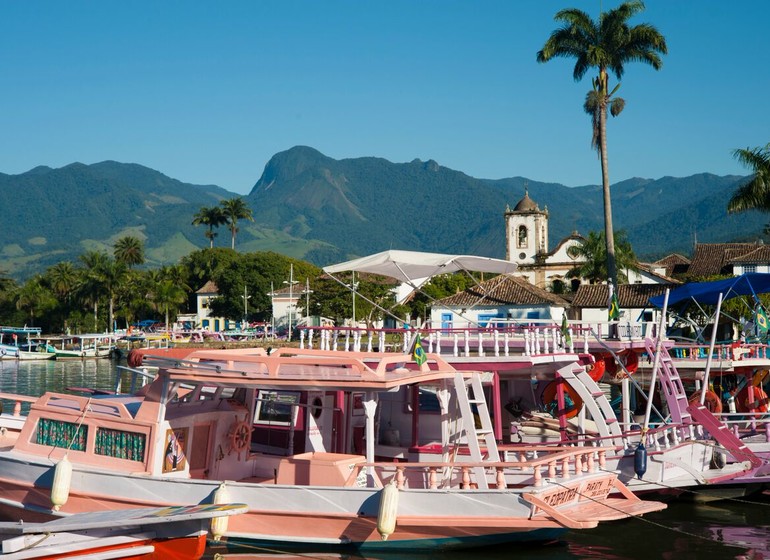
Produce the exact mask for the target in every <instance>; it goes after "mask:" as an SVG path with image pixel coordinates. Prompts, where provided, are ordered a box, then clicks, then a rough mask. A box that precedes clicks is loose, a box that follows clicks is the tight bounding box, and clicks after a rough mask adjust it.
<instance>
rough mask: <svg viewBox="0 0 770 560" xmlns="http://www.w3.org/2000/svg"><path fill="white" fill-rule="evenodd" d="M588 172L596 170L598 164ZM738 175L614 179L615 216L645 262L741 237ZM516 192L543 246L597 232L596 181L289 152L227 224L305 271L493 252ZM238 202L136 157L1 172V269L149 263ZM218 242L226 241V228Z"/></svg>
mask: <svg viewBox="0 0 770 560" xmlns="http://www.w3.org/2000/svg"><path fill="white" fill-rule="evenodd" d="M597 174H598V169H597ZM745 179H746V177H741V176H735V175H730V176H716V175H712V174H708V173H702V174H699V175H693V176H690V177H685V178H675V177H663V178H661V179H641V178H633V179H628V180H625V181H621V182H619V183H615V184H613V185H612V202H613V220H614V226H615V229H616V230H619V229H625V230H626V231H627V232H628V238H629V240H630V241H631V244H632V246H633V247H634V250H635V252H636V254H637V256H638V257H640V258H641V259H642V260H647V261H652V260H655V259H657V258H660V257H663V256H665V255H667V254H670V253H673V252H678V253H681V254H683V255H685V256H690V255H691V253H692V247H693V243H694V241H695V240H697V241H698V242H727V241H753V240H756V239H757V238H760V237H761V234H762V228H763V226H764V224H765V222H766V221H768V218H767V216H765V215H763V214H761V213H759V212H756V211H752V212H747V213H743V214H738V215H727V212H726V206H727V200H728V199H729V197H730V195H731V194H732V193H733V191H735V189H736V188H737V186H738V185H739V184H740V183H741V182H742V181H744V180H745ZM525 190H527V191H528V193H529V196H530V197H531V198H532V199H533V200H535V201H536V202H537V203H538V204H539V206H540V208H541V209H547V210H548V212H549V223H550V230H549V238H550V243H551V247H549V249H553V248H554V247H555V246H556V244H557V243H558V242H559V241H560V240H561V239H563V238H564V237H566V236H568V235H570V234H571V233H572V232H574V231H577V232H578V233H582V234H586V233H588V232H589V231H592V230H593V231H601V230H602V229H603V206H602V189H601V186H598V185H586V186H579V187H566V186H564V185H560V184H556V183H544V182H538V181H535V180H532V179H528V178H524V177H511V178H507V179H499V180H490V179H477V178H474V177H470V176H469V175H466V174H465V173H462V172H461V171H456V170H452V169H449V168H447V167H443V166H441V165H439V164H438V163H437V162H435V161H433V160H429V161H421V160H419V159H415V160H413V161H411V162H409V163H392V162H390V161H387V160H385V159H382V158H375V157H362V158H354V159H341V160H335V159H332V158H330V157H327V156H325V155H323V154H322V153H320V152H319V151H317V150H315V149H313V148H310V147H304V146H297V147H294V148H291V149H289V150H286V151H284V152H280V153H277V154H276V155H274V156H273V157H272V158H271V159H270V161H269V162H268V163H267V165H266V166H265V169H264V171H263V173H262V175H261V177H260V178H259V180H258V181H257V182H256V184H255V185H254V187H253V188H252V190H251V192H250V193H249V194H248V195H245V196H244V199H245V201H246V202H247V203H248V205H249V206H250V207H251V208H252V211H253V215H254V220H255V221H254V222H248V221H241V222H239V224H238V225H239V233H238V235H237V238H236V248H237V250H239V251H244V252H245V251H268V250H269V251H276V252H279V253H282V254H285V255H288V256H291V257H295V258H300V259H304V260H307V261H309V262H312V263H314V264H317V265H325V264H330V263H332V262H339V261H342V260H346V259H348V258H352V257H355V256H361V255H366V254H370V253H374V252H378V251H382V250H385V249H391V248H393V249H409V250H418V251H433V252H442V253H462V254H477V255H485V256H491V257H503V258H504V256H505V236H504V231H505V229H504V220H503V215H504V212H505V210H506V208H507V207H511V208H513V207H514V206H515V204H516V203H517V202H518V201H519V200H520V199H521V198H522V197H523V196H524V192H525ZM235 196H239V195H237V194H235V193H232V192H230V191H227V190H225V189H223V188H221V187H218V186H216V185H192V184H187V183H182V182H180V181H177V180H176V179H172V178H170V177H167V176H166V175H164V174H162V173H160V172H159V171H155V170H153V169H149V168H147V167H143V166H141V165H137V164H127V163H118V162H114V161H105V162H102V163H97V164H93V165H84V164H81V163H73V164H71V165H67V166H65V167H62V168H59V169H52V168H50V167H44V166H40V167H36V168H34V169H32V170H30V171H27V172H26V173H22V174H19V175H5V174H0V207H1V208H3V220H2V223H3V226H4V231H3V235H2V238H0V256H1V257H2V260H0V270H2V271H3V272H5V273H6V274H8V275H10V276H11V277H14V278H17V279H24V278H26V277H29V276H30V275H32V274H34V273H37V272H42V271H43V270H45V269H46V268H47V267H49V266H51V265H53V264H55V263H57V262H60V261H64V260H72V261H75V260H76V259H77V257H78V255H80V254H82V253H84V252H85V251H87V250H93V249H95V250H104V251H107V252H109V253H111V251H112V245H113V244H114V242H115V241H116V240H117V239H119V238H120V237H122V236H125V235H134V236H136V237H139V238H140V239H143V240H144V242H145V247H146V256H147V262H148V266H159V265H162V264H173V263H175V262H177V261H178V260H179V258H180V257H182V256H184V255H186V254H188V253H190V252H191V251H193V250H195V249H198V248H202V247H207V246H208V240H207V239H206V238H205V237H204V231H205V229H204V228H203V227H194V226H192V217H193V215H194V214H195V213H196V212H197V211H198V210H199V209H200V208H201V207H203V206H213V205H216V204H218V203H219V202H220V201H221V200H223V199H226V198H233V197H235ZM218 233H219V235H218V237H217V238H216V240H215V245H216V246H226V247H229V246H230V233H229V231H228V230H227V228H226V227H221V228H219V230H218Z"/></svg>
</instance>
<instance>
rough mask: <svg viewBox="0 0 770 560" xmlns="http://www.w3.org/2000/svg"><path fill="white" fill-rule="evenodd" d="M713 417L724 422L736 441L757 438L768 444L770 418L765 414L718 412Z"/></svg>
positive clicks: (769, 440)
mask: <svg viewBox="0 0 770 560" xmlns="http://www.w3.org/2000/svg"><path fill="white" fill-rule="evenodd" d="M714 416H716V417H717V418H718V419H719V420H720V421H722V422H724V423H725V424H726V425H727V427H728V428H729V429H730V431H731V432H733V434H735V437H737V438H738V439H745V438H749V437H756V436H758V437H760V438H762V437H764V440H765V442H766V443H770V416H768V413H767V412H753V413H752V412H720V413H717V414H714Z"/></svg>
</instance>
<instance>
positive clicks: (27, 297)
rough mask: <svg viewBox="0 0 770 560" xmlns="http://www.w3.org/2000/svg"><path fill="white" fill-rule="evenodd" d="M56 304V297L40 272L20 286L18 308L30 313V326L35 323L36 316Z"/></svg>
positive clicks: (17, 297)
mask: <svg viewBox="0 0 770 560" xmlns="http://www.w3.org/2000/svg"><path fill="white" fill-rule="evenodd" d="M55 306H56V298H54V296H53V294H52V293H51V292H50V291H49V290H48V289H47V288H46V287H45V286H44V285H43V278H42V276H40V275H39V274H38V275H36V276H34V277H33V278H31V279H29V280H27V282H25V283H24V285H23V286H22V287H21V288H19V291H18V293H17V296H16V309H18V310H20V311H26V312H28V313H29V324H30V326H32V325H34V324H35V317H36V316H37V315H41V314H43V313H44V312H45V311H47V310H50V309H52V308H53V307H55Z"/></svg>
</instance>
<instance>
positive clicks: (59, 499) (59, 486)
mask: <svg viewBox="0 0 770 560" xmlns="http://www.w3.org/2000/svg"><path fill="white" fill-rule="evenodd" d="M71 483H72V463H70V461H69V459H68V458H67V456H66V455H65V456H64V457H62V459H61V461H59V462H58V463H56V467H54V471H53V482H52V483H51V503H52V504H53V509H54V510H56V511H59V508H61V507H62V506H63V505H64V504H66V503H67V499H68V498H69V495H70V484H71Z"/></svg>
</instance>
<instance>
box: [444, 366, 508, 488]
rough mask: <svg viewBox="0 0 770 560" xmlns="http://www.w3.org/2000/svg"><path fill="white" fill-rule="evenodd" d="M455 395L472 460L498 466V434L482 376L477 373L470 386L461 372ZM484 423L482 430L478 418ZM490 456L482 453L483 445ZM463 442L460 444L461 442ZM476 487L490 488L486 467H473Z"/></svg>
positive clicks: (458, 376) (461, 426)
mask: <svg viewBox="0 0 770 560" xmlns="http://www.w3.org/2000/svg"><path fill="white" fill-rule="evenodd" d="M455 393H456V395H457V405H458V407H459V409H460V419H461V423H460V425H459V426H458V427H459V431H460V432H461V434H460V442H462V440H465V441H464V443H465V445H466V446H467V447H468V452H469V453H470V458H471V461H473V462H474V463H485V462H487V463H496V462H498V461H500V453H499V451H498V449H497V441H496V440H495V432H494V429H493V428H492V419H491V418H490V416H489V406H488V405H487V400H486V398H485V397H484V387H483V386H482V384H481V374H480V373H474V374H473V375H472V376H471V378H470V382H469V383H467V382H466V380H465V378H464V377H463V375H462V374H461V373H457V374H455ZM472 405H475V406H476V416H474V414H473V406H472ZM477 417H478V419H479V421H480V425H481V427H480V428H477V427H476V418H477ZM482 442H483V444H484V449H485V450H486V453H482V445H481V443H482ZM458 443H459V442H458ZM473 473H474V476H475V479H476V485H477V486H478V488H479V489H484V490H486V489H488V488H489V484H488V482H487V475H486V472H485V469H484V467H483V466H477V467H474V468H473Z"/></svg>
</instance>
